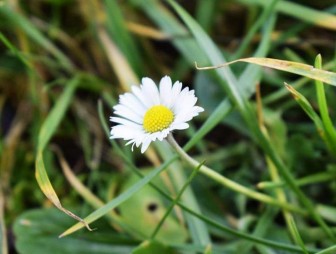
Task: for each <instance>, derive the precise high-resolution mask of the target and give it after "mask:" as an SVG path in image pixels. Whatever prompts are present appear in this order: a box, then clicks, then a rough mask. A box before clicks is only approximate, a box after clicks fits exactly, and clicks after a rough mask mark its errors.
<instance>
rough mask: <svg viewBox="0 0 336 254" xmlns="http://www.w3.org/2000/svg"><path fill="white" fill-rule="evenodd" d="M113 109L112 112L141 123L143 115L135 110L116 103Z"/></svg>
mask: <svg viewBox="0 0 336 254" xmlns="http://www.w3.org/2000/svg"><path fill="white" fill-rule="evenodd" d="M113 109H114V110H115V111H114V112H113V113H114V114H116V115H119V116H122V117H124V118H127V119H129V120H131V121H133V122H136V123H138V124H142V122H143V117H142V116H140V115H138V114H136V113H135V111H133V110H131V109H130V108H128V107H126V106H124V105H121V104H118V105H116V106H114V107H113Z"/></svg>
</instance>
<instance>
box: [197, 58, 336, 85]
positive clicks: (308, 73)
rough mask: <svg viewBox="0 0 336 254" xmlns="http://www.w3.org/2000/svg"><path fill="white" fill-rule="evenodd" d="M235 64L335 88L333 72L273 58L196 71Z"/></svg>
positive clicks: (334, 74)
mask: <svg viewBox="0 0 336 254" xmlns="http://www.w3.org/2000/svg"><path fill="white" fill-rule="evenodd" d="M237 62H246V63H252V64H257V65H261V66H264V67H269V68H273V69H277V70H281V71H285V72H290V73H294V74H298V75H301V76H305V77H308V78H311V79H314V80H318V81H322V82H325V83H327V84H330V85H333V86H336V73H334V72H330V71H325V70H320V69H316V68H314V67H313V66H311V65H308V64H303V63H297V62H291V61H285V60H279V59H273V58H263V57H249V58H242V59H238V60H235V61H232V62H228V63H223V64H220V65H217V66H216V65H215V66H211V67H198V69H199V70H211V69H217V68H221V67H226V66H228V65H230V64H234V63H237Z"/></svg>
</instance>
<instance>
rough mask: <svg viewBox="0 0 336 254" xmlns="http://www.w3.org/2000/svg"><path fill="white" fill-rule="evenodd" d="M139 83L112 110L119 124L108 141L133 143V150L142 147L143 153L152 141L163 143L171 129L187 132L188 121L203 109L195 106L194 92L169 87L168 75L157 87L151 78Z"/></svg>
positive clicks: (114, 127) (170, 83) (178, 84)
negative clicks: (115, 140)
mask: <svg viewBox="0 0 336 254" xmlns="http://www.w3.org/2000/svg"><path fill="white" fill-rule="evenodd" d="M141 83H142V84H141V85H140V87H137V86H133V87H132V88H131V90H132V91H131V92H130V93H125V94H123V95H120V96H119V104H118V105H116V106H114V107H113V109H114V114H115V115H118V116H114V117H111V118H110V120H111V121H112V122H115V123H117V124H118V125H116V126H113V127H112V129H111V137H110V138H111V139H118V138H121V139H124V140H128V142H127V143H126V145H129V144H132V150H133V147H134V145H135V146H136V147H139V146H140V145H141V153H144V152H145V151H146V150H147V148H148V146H149V145H150V143H151V142H152V141H155V140H160V141H162V140H163V139H164V138H166V137H167V136H168V134H169V133H170V132H172V131H173V130H183V129H187V128H188V127H189V124H187V122H188V121H190V120H191V119H192V118H193V117H195V116H197V115H198V114H199V113H200V112H202V111H204V109H203V108H201V107H198V106H195V104H196V101H197V97H196V96H195V94H194V90H189V88H188V87H185V88H184V89H183V90H182V83H181V82H179V81H176V82H175V83H174V84H173V85H172V81H171V79H170V77H168V76H165V77H163V78H162V79H161V81H160V86H159V88H158V87H157V86H156V84H155V83H154V81H153V80H151V79H150V78H143V79H142V82H141Z"/></svg>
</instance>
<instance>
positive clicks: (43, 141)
mask: <svg viewBox="0 0 336 254" xmlns="http://www.w3.org/2000/svg"><path fill="white" fill-rule="evenodd" d="M79 81H80V77H79V76H76V77H75V78H73V79H72V80H71V81H70V82H69V83H68V84H67V86H66V88H65V90H64V92H63V94H62V95H61V97H60V98H59V99H58V101H57V103H56V105H55V106H54V107H53V109H52V110H51V112H50V113H49V115H48V117H47V118H46V120H45V121H44V123H43V125H42V127H41V129H40V133H39V136H38V144H37V155H36V161H35V177H36V180H37V182H38V185H39V187H40V188H41V190H42V192H43V193H44V195H46V197H47V198H48V199H49V200H50V201H51V202H52V203H53V204H54V205H55V206H56V207H57V208H58V209H60V210H61V211H63V212H64V213H66V214H67V215H69V216H71V217H72V218H74V219H76V220H78V221H80V222H82V223H83V224H84V226H86V227H87V229H89V230H91V229H90V227H89V226H88V225H87V224H86V223H85V222H84V221H83V220H82V219H81V218H79V217H78V216H77V215H75V214H73V213H72V212H70V211H69V210H67V209H65V208H64V207H63V206H62V204H61V202H60V200H59V198H58V196H57V194H56V192H55V190H54V188H53V186H52V184H51V182H50V180H49V177H48V174H47V170H46V168H45V165H44V160H43V152H44V149H45V147H46V145H47V144H48V142H49V141H50V139H51V137H52V136H53V134H54V133H55V131H56V129H57V127H58V125H59V123H60V122H61V120H62V118H63V116H64V114H65V111H66V109H67V108H68V106H69V105H70V102H71V99H72V97H73V94H74V92H75V90H76V87H77V86H78V84H79Z"/></svg>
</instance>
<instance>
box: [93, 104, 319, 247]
mask: <svg viewBox="0 0 336 254" xmlns="http://www.w3.org/2000/svg"><path fill="white" fill-rule="evenodd" d="M98 113H99V119H100V121H101V124H102V126H103V129H104V131H105V133H106V135H107V136H109V130H108V126H107V124H106V121H105V116H104V114H103V109H102V103H101V102H99V103H98ZM112 143H113V144H115V142H112ZM116 148H117V152H119V153H120V155H121V156H122V157H123V158H124V159H125V161H126V162H127V163H128V165H129V166H130V167H131V168H132V169H133V170H134V172H135V173H136V174H138V175H139V176H140V177H142V178H143V177H144V176H143V175H142V174H141V173H140V172H139V170H137V167H136V166H135V165H134V164H133V162H132V161H130V160H129V158H128V157H127V155H125V154H124V153H123V151H122V150H121V149H120V148H119V147H117V146H116ZM174 158H175V159H177V157H174ZM148 184H149V185H150V186H151V187H152V188H154V189H155V190H156V191H158V192H159V193H160V194H161V195H162V196H163V197H165V198H166V199H167V200H169V201H171V202H172V201H174V200H175V199H174V198H172V197H171V196H170V195H168V194H167V193H166V192H165V191H163V190H162V189H161V188H159V187H158V186H156V185H155V184H153V183H151V182H149V183H148ZM177 205H178V206H180V207H181V208H182V209H183V210H184V211H186V212H188V213H189V214H191V215H193V216H195V217H196V218H199V219H200V220H202V221H204V222H205V223H207V224H208V225H211V226H213V227H215V228H217V229H219V230H221V231H223V232H226V233H228V234H230V235H232V236H236V237H240V238H242V239H246V240H249V241H252V242H255V243H258V244H263V245H265V246H270V247H273V248H278V249H282V250H288V251H291V252H295V253H297V252H301V249H300V248H298V247H296V246H292V245H288V244H283V243H279V242H275V241H271V240H267V239H263V238H260V237H254V236H252V235H251V234H245V233H242V232H240V231H238V230H234V229H232V228H229V227H227V226H224V225H221V224H219V223H217V222H216V221H214V220H212V219H210V218H208V217H205V216H203V215H202V214H199V213H197V212H195V211H194V210H192V209H190V208H189V207H188V206H186V205H184V204H182V203H181V202H179V201H178V202H177ZM316 251H317V250H316V249H309V253H315V252H316Z"/></svg>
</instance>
